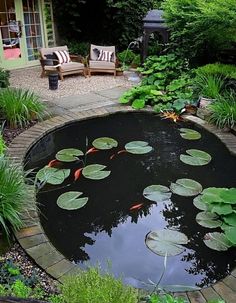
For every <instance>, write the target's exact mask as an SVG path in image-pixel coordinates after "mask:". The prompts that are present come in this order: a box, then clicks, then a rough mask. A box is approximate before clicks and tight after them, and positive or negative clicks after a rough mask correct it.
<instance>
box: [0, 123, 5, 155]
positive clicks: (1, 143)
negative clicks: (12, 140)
mask: <svg viewBox="0 0 236 303" xmlns="http://www.w3.org/2000/svg"><path fill="white" fill-rule="evenodd" d="M3 127H4V123H3V125H1V126H0V157H1V156H3V154H4V151H5V149H6V144H5V141H4V139H3V136H2V131H3Z"/></svg>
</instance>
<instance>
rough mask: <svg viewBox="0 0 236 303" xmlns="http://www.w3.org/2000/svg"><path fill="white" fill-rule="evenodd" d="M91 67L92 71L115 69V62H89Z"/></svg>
mask: <svg viewBox="0 0 236 303" xmlns="http://www.w3.org/2000/svg"><path fill="white" fill-rule="evenodd" d="M89 67H90V68H91V69H111V70H112V69H115V62H107V61H93V60H90V61H89Z"/></svg>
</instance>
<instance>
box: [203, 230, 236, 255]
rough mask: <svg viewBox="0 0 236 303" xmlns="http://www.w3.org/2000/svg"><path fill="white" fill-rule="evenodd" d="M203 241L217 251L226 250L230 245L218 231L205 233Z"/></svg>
mask: <svg viewBox="0 0 236 303" xmlns="http://www.w3.org/2000/svg"><path fill="white" fill-rule="evenodd" d="M203 242H204V243H205V244H206V246H207V247H209V248H211V249H214V250H218V251H226V250H228V249H229V248H230V247H231V246H232V243H231V242H230V241H229V240H228V239H227V238H226V236H225V234H223V233H219V232H213V233H208V234H206V235H205V237H204V240H203Z"/></svg>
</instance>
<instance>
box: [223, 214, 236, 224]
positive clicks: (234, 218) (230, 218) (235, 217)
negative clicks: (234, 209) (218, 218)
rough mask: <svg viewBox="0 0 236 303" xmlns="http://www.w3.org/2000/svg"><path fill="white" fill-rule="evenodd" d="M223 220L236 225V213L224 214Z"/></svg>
mask: <svg viewBox="0 0 236 303" xmlns="http://www.w3.org/2000/svg"><path fill="white" fill-rule="evenodd" d="M223 220H224V222H225V223H226V224H228V225H231V226H235V227H236V214H235V213H232V214H230V215H226V216H224V217H223Z"/></svg>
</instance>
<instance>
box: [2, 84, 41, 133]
mask: <svg viewBox="0 0 236 303" xmlns="http://www.w3.org/2000/svg"><path fill="white" fill-rule="evenodd" d="M0 112H1V118H2V119H5V120H6V124H8V125H9V126H10V127H12V128H16V127H18V126H20V127H24V126H26V125H27V124H28V123H29V122H30V121H32V120H36V119H37V120H42V119H43V117H44V115H45V114H46V105H45V104H44V103H42V102H40V101H39V97H38V96H36V95H35V94H34V93H33V92H30V91H29V90H22V89H14V88H6V89H2V90H1V91H0Z"/></svg>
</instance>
